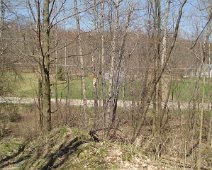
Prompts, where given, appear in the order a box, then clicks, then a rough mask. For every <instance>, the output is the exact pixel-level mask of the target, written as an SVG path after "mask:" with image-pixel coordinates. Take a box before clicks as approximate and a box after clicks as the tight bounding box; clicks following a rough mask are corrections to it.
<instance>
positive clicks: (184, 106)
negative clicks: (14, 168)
mask: <svg viewBox="0 0 212 170" xmlns="http://www.w3.org/2000/svg"><path fill="white" fill-rule="evenodd" d="M51 101H52V102H53V103H55V99H51ZM58 101H59V103H61V104H65V103H66V100H65V99H60V100H58ZM35 102H37V99H36V98H35V99H33V98H20V97H0V103H13V104H33V103H35ZM67 103H68V104H70V105H73V106H82V105H83V101H82V100H79V99H69V100H68V101H67ZM101 103H102V102H101V101H99V105H101ZM163 104H164V103H163ZM87 106H88V107H93V106H94V101H93V100H87ZM167 106H168V108H170V109H179V106H178V103H177V102H168V104H167ZM118 107H126V108H131V107H132V102H131V101H122V100H119V101H118ZM151 107H152V105H150V108H151ZM203 107H204V110H210V108H211V104H208V103H204V104H203ZM189 108H190V109H192V104H189V103H186V102H183V103H180V109H189ZM196 108H199V109H201V108H202V104H199V106H198V105H197V106H196Z"/></svg>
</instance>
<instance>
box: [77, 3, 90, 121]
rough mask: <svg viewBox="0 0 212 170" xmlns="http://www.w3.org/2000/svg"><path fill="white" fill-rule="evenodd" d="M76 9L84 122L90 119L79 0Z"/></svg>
mask: <svg viewBox="0 0 212 170" xmlns="http://www.w3.org/2000/svg"><path fill="white" fill-rule="evenodd" d="M74 9H75V18H76V24H77V34H78V41H77V43H78V47H79V56H80V68H81V81H82V99H83V114H84V123H87V121H88V115H87V113H86V110H87V99H86V86H85V70H84V59H83V56H82V55H83V52H82V42H81V41H82V40H81V35H80V32H81V31H80V17H79V12H78V3H77V0H74Z"/></svg>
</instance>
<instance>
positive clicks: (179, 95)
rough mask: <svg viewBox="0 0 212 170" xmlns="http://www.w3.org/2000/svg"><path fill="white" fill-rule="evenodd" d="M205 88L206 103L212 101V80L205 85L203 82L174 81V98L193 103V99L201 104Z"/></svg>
mask: <svg viewBox="0 0 212 170" xmlns="http://www.w3.org/2000/svg"><path fill="white" fill-rule="evenodd" d="M203 87H204V91H205V98H204V100H205V102H207V101H211V100H212V80H210V79H207V80H206V83H205V85H204V84H203V81H202V80H200V81H199V82H198V83H197V80H194V79H184V80H174V81H172V85H171V91H172V94H171V95H172V98H174V100H180V101H191V100H192V99H194V100H196V101H198V102H200V101H201V100H202V92H203Z"/></svg>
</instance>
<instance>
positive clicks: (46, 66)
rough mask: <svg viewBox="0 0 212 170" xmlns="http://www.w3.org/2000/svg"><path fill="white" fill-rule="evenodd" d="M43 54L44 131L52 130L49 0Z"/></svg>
mask: <svg viewBox="0 0 212 170" xmlns="http://www.w3.org/2000/svg"><path fill="white" fill-rule="evenodd" d="M43 3H44V4H43V5H44V8H43V19H44V21H43V54H42V57H43V58H42V71H41V74H42V97H43V100H42V102H43V107H42V112H43V131H44V132H48V131H50V130H51V91H50V76H49V75H50V73H49V71H50V20H49V19H50V14H49V4H50V1H49V0H44V2H43Z"/></svg>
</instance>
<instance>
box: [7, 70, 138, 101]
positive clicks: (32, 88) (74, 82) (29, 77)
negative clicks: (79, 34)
mask: <svg viewBox="0 0 212 170" xmlns="http://www.w3.org/2000/svg"><path fill="white" fill-rule="evenodd" d="M10 76H14V75H10ZM14 82H15V83H14V86H15V90H14V95H15V96H17V97H36V96H37V89H38V82H37V78H36V75H35V74H33V73H21V74H20V76H19V77H18V78H17V77H16V79H15V81H14ZM51 83H52V86H51V93H52V98H55V94H56V92H55V84H54V77H53V76H51ZM85 84H86V91H87V93H86V97H87V99H93V82H92V77H91V76H87V77H85ZM139 84H140V83H139V82H130V83H128V84H126V89H130V88H131V87H132V86H133V87H136V88H138V87H139ZM106 86H107V87H108V84H107V85H106ZM69 89H70V91H69V96H68V98H71V99H81V98H82V90H81V78H80V77H79V76H73V77H72V79H71V80H70V86H69ZM107 89H108V88H107ZM98 90H99V91H100V89H98ZM67 94H68V86H67V82H66V81H60V80H58V86H57V95H58V98H61V99H64V98H66V96H67ZM99 94H100V93H99ZM137 94H139V93H137ZM125 96H126V98H127V99H128V100H131V99H132V98H133V97H135V96H132V95H131V92H130V90H126V92H125ZM119 97H120V98H123V87H122V88H121V89H120V93H119ZM99 98H101V96H99Z"/></svg>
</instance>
